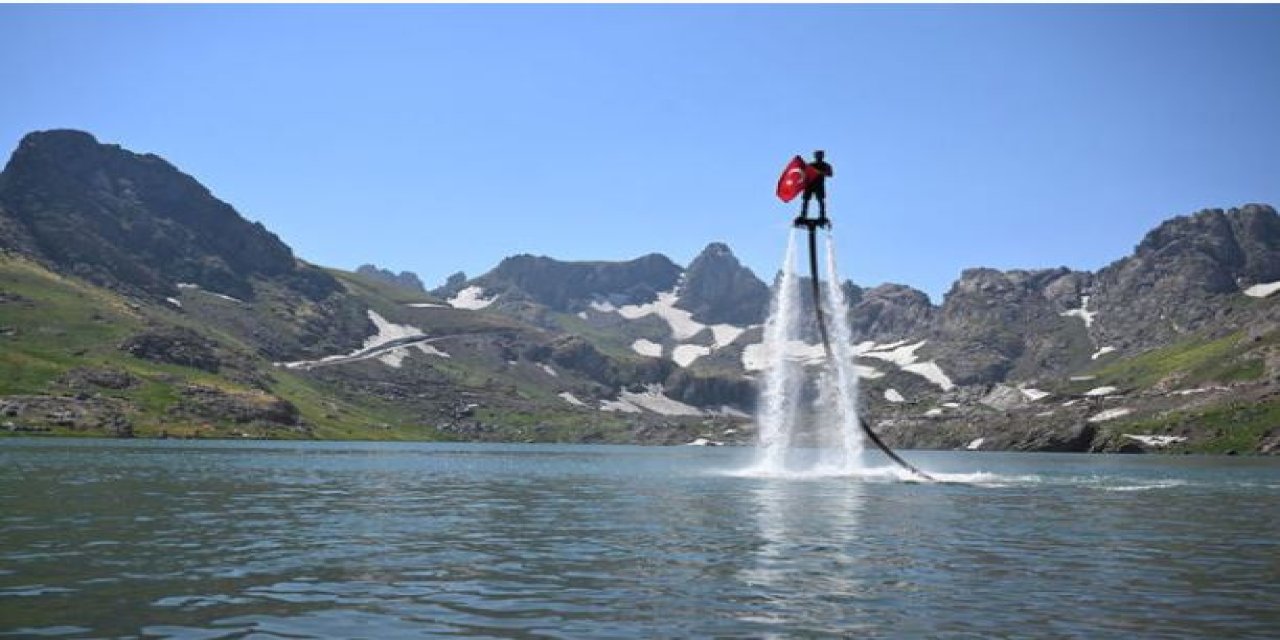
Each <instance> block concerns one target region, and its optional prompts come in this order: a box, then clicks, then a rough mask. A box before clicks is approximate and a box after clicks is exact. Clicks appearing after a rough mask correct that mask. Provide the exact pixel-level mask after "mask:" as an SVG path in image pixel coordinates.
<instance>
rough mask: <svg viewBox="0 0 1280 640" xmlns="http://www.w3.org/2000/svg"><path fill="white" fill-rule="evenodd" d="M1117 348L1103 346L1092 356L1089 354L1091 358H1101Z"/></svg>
mask: <svg viewBox="0 0 1280 640" xmlns="http://www.w3.org/2000/svg"><path fill="white" fill-rule="evenodd" d="M1115 350H1116V348H1115V347H1103V348H1101V349H1098V350H1097V351H1096V352H1094V354H1093V355H1092V356H1089V359H1090V360H1097V359H1098V358H1101V357H1102V356H1105V355H1107V354H1108V353H1114V352H1115Z"/></svg>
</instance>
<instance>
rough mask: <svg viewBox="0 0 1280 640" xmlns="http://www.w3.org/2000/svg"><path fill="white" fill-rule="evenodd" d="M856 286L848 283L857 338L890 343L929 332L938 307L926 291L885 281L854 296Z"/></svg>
mask: <svg viewBox="0 0 1280 640" xmlns="http://www.w3.org/2000/svg"><path fill="white" fill-rule="evenodd" d="M852 287H853V285H852V283H849V284H847V286H846V290H845V298H846V300H848V301H849V302H850V304H851V307H850V310H849V321H850V324H851V328H852V334H853V338H854V340H874V341H876V342H881V343H887V342H894V341H897V340H905V339H909V338H913V337H917V336H923V335H928V333H929V327H930V323H932V322H933V318H934V314H935V309H934V306H933V303H932V302H930V301H929V296H928V295H927V294H925V292H923V291H920V290H919V289H913V288H911V287H908V286H906V285H901V284H882V285H880V286H878V287H873V288H871V289H865V290H858V291H857V293H856V294H853V295H851V293H853V292H852V291H851V290H850V288H852Z"/></svg>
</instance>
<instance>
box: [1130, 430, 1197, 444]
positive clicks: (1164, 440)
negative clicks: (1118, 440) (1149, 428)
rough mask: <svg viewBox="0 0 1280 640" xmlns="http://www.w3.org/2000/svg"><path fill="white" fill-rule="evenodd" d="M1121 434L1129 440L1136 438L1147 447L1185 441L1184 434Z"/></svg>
mask: <svg viewBox="0 0 1280 640" xmlns="http://www.w3.org/2000/svg"><path fill="white" fill-rule="evenodd" d="M1122 435H1124V437H1126V438H1129V439H1130V440H1137V441H1138V442H1141V443H1142V444H1145V445H1147V446H1148V447H1167V446H1169V445H1171V444H1178V443H1179V442H1186V441H1187V439H1186V437H1185V436H1149V435H1138V434H1134V433H1126V434H1122Z"/></svg>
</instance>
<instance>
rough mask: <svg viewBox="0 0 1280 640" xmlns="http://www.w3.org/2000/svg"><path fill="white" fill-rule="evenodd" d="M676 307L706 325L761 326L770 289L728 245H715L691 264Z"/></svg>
mask: <svg viewBox="0 0 1280 640" xmlns="http://www.w3.org/2000/svg"><path fill="white" fill-rule="evenodd" d="M677 306H679V307H680V308H682V309H685V310H687V311H690V312H692V313H693V317H694V319H695V320H697V321H699V322H702V323H705V324H722V323H723V324H733V325H751V324H759V323H762V322H764V316H765V314H766V313H768V310H769V287H768V285H766V284H765V283H764V282H763V281H761V280H760V278H758V277H756V275H755V274H754V273H752V272H751V270H750V269H748V268H746V267H744V266H743V265H742V263H740V262H739V261H738V258H737V257H736V256H734V255H733V251H731V250H730V249H729V245H726V244H724V243H722V242H712V243H711V244H708V245H707V247H706V248H705V249H703V250H702V253H700V254H698V257H696V258H694V259H693V262H691V263H689V269H688V270H687V271H685V274H684V284H683V286H681V287H680V300H679V301H678V302H677Z"/></svg>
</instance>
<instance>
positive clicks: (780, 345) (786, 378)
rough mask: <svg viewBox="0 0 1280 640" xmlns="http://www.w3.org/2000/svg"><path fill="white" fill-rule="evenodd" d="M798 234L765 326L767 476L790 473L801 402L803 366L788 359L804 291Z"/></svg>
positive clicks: (762, 429)
mask: <svg viewBox="0 0 1280 640" xmlns="http://www.w3.org/2000/svg"><path fill="white" fill-rule="evenodd" d="M796 235H797V234H796V233H791V234H789V235H788V237H787V251H786V255H785V257H784V258H783V259H782V271H781V274H780V276H779V281H778V286H777V289H776V290H775V291H774V294H773V300H772V301H771V302H770V305H769V319H768V320H767V321H766V322H765V325H764V344H763V345H761V347H762V349H763V350H764V353H765V363H766V364H765V374H764V386H763V387H762V388H761V390H760V403H759V406H760V410H759V412H758V413H759V415H758V416H757V423H758V428H759V434H760V435H759V438H760V442H759V449H758V456H757V461H756V466H755V469H756V470H757V471H758V472H759V473H762V474H767V475H778V474H781V473H784V472H785V470H786V455H787V451H788V450H789V449H790V448H791V433H792V428H791V427H792V424H793V422H794V419H795V414H796V409H797V407H798V405H799V401H800V390H801V375H800V374H801V373H802V372H801V371H800V365H799V363H797V362H795V361H794V360H793V359H791V358H789V357H787V350H788V347H789V346H790V343H791V341H792V340H794V339H795V335H796V334H797V333H798V331H799V325H800V322H799V320H800V288H799V278H797V277H796V272H795V254H796Z"/></svg>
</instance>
